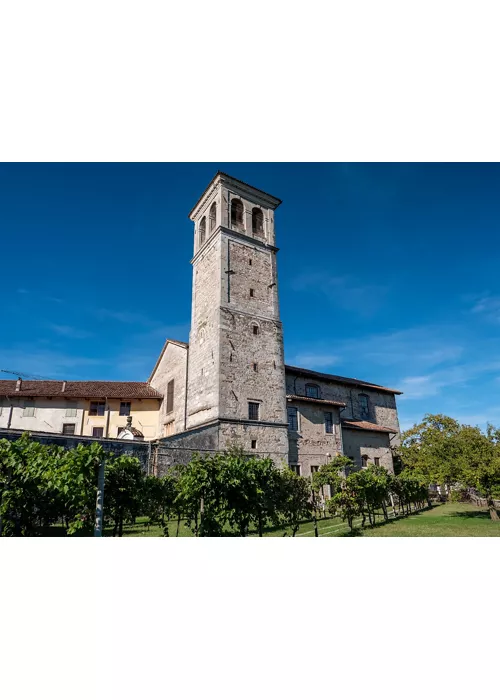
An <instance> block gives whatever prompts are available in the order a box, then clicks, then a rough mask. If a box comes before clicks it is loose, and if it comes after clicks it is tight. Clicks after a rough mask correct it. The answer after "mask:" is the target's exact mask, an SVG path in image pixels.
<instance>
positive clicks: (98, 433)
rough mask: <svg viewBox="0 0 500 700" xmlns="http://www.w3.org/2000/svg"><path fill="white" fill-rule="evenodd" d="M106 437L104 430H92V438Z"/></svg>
mask: <svg viewBox="0 0 500 700" xmlns="http://www.w3.org/2000/svg"><path fill="white" fill-rule="evenodd" d="M103 435H104V428H92V437H102V436H103Z"/></svg>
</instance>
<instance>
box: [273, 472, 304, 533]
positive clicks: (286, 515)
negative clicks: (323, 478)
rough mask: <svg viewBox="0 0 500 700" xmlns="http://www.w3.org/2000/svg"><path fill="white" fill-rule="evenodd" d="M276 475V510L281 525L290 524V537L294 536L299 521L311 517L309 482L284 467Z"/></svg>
mask: <svg viewBox="0 0 500 700" xmlns="http://www.w3.org/2000/svg"><path fill="white" fill-rule="evenodd" d="M276 471H277V470H276ZM278 476H279V498H278V503H277V511H278V513H279V517H280V519H281V521H282V523H283V525H285V526H290V527H291V529H292V537H295V535H296V534H297V530H298V529H299V526H300V523H301V522H302V521H303V520H307V519H309V518H310V517H311V508H312V504H311V494H310V490H309V483H308V481H307V479H304V477H302V476H299V475H298V474H295V473H294V472H293V471H292V470H291V469H288V468H286V467H285V468H283V469H281V470H280V471H279V472H278Z"/></svg>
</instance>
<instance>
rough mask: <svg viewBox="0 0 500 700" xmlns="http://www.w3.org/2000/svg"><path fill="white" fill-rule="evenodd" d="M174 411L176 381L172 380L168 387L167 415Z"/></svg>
mask: <svg viewBox="0 0 500 700" xmlns="http://www.w3.org/2000/svg"><path fill="white" fill-rule="evenodd" d="M173 410H174V380H173V379H171V380H170V381H169V383H168V385H167V413H172V411H173Z"/></svg>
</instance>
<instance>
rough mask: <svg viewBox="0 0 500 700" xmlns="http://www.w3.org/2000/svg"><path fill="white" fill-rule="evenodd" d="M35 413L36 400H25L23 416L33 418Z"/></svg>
mask: <svg viewBox="0 0 500 700" xmlns="http://www.w3.org/2000/svg"><path fill="white" fill-rule="evenodd" d="M34 415H35V402H34V401H25V402H24V410H23V416H24V417H25V418H33V416H34Z"/></svg>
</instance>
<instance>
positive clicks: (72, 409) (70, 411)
mask: <svg viewBox="0 0 500 700" xmlns="http://www.w3.org/2000/svg"><path fill="white" fill-rule="evenodd" d="M66 418H76V403H75V402H74V401H71V402H70V401H68V403H67V404H66Z"/></svg>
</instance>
